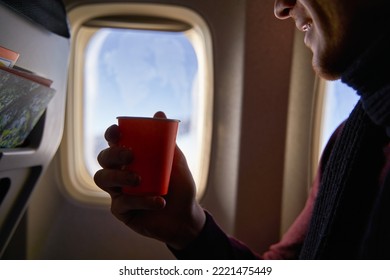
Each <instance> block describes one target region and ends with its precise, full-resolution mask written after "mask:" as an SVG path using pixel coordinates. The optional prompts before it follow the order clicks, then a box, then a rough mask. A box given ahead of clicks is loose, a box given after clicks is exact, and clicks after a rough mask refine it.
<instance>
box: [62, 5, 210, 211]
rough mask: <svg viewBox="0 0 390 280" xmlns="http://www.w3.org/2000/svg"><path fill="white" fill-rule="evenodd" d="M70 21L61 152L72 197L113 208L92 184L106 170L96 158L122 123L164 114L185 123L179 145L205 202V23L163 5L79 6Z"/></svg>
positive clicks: (207, 113) (183, 10) (207, 143)
mask: <svg viewBox="0 0 390 280" xmlns="http://www.w3.org/2000/svg"><path fill="white" fill-rule="evenodd" d="M107 11H109V14H107ZM126 12H128V13H129V16H125V15H124V13H126ZM134 13H135V14H134ZM69 20H70V22H71V26H72V38H73V42H72V60H71V65H70V66H71V67H70V69H71V70H70V75H69V87H68V105H67V126H66V128H65V134H64V141H63V143H62V144H61V174H62V180H63V182H64V186H65V189H66V190H67V193H69V194H70V195H71V196H72V197H74V198H76V199H77V200H81V201H82V202H92V203H94V202H97V203H99V204H100V203H108V202H109V199H108V196H107V194H106V193H104V192H103V191H101V190H100V189H99V188H98V187H97V186H96V185H95V184H94V182H93V175H94V174H95V172H96V171H97V170H98V169H100V166H99V165H98V163H97V160H96V158H97V155H98V153H99V152H100V151H101V150H102V149H105V148H106V147H107V143H106V141H105V139H104V132H105V130H106V129H107V128H108V127H109V126H110V125H112V124H114V123H116V122H117V120H116V117H117V116H121V115H127V116H142V117H152V116H153V115H154V113H155V112H157V111H164V112H165V113H166V115H167V117H168V118H172V119H179V120H180V121H181V122H180V124H179V131H178V135H177V144H178V145H179V147H180V148H181V149H182V151H183V152H184V154H185V155H186V158H187V161H188V164H189V166H190V169H191V171H192V174H193V176H194V180H195V182H196V184H197V187H198V198H200V197H201V196H202V194H203V193H204V189H205V186H206V182H207V175H208V166H209V160H210V159H209V157H210V149H211V134H212V107H213V106H212V101H213V93H212V89H213V86H212V83H213V77H212V73H213V71H212V64H211V63H212V61H213V59H212V53H211V50H212V47H211V36H210V33H209V30H208V28H207V25H206V24H205V22H204V21H203V20H202V18H201V17H200V16H198V15H197V14H196V13H194V12H193V11H191V10H189V9H187V8H182V7H177V6H165V5H157V4H153V5H150V4H148V5H143V4H115V5H110V4H104V5H103V4H96V5H86V6H80V7H77V8H75V9H74V10H71V11H70V12H69Z"/></svg>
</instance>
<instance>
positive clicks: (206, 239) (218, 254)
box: [168, 211, 260, 260]
mask: <svg viewBox="0 0 390 280" xmlns="http://www.w3.org/2000/svg"><path fill="white" fill-rule="evenodd" d="M205 213H206V222H205V225H204V227H203V230H202V232H201V233H200V234H199V236H198V237H197V238H196V239H195V240H194V241H193V242H192V243H191V244H190V245H189V246H188V247H187V248H186V249H184V250H180V251H177V250H174V249H173V248H170V247H168V248H169V249H170V250H171V252H172V253H173V254H174V255H175V257H176V258H177V259H181V260H229V259H231V260H233V259H243V260H245V259H258V258H260V257H259V256H258V255H256V254H255V253H253V252H252V251H251V250H250V249H249V248H248V247H246V246H245V245H244V244H243V243H241V242H240V241H238V240H236V239H234V238H232V237H229V236H227V235H226V234H225V233H224V232H223V230H222V229H221V228H220V227H219V226H218V224H217V223H216V222H215V221H214V219H213V217H212V216H211V215H210V214H209V213H208V212H207V211H205Z"/></svg>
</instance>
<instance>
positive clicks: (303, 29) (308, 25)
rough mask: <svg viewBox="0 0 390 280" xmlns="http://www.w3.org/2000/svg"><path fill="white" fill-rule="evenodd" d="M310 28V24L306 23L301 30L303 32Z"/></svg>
mask: <svg viewBox="0 0 390 280" xmlns="http://www.w3.org/2000/svg"><path fill="white" fill-rule="evenodd" d="M310 28H311V24H310V23H306V24H305V25H304V26H303V27H302V31H303V32H306V31H309V29H310Z"/></svg>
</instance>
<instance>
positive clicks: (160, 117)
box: [153, 111, 167, 119]
mask: <svg viewBox="0 0 390 280" xmlns="http://www.w3.org/2000/svg"><path fill="white" fill-rule="evenodd" d="M153 118H156V119H166V118H167V116H166V115H165V113H164V112H162V111H158V112H157V113H155V114H154V116H153Z"/></svg>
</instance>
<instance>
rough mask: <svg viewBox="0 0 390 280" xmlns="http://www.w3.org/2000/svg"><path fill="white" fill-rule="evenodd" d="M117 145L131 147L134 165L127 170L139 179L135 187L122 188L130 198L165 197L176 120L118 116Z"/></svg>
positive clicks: (176, 128)
mask: <svg viewBox="0 0 390 280" xmlns="http://www.w3.org/2000/svg"><path fill="white" fill-rule="evenodd" d="M117 119H118V125H119V130H120V133H121V135H120V140H119V145H121V146H124V147H128V148H131V149H132V151H133V155H134V160H133V162H132V163H131V164H130V165H128V166H127V168H128V170H129V171H131V172H134V173H136V174H138V175H139V176H140V177H141V181H140V184H139V185H138V186H129V187H123V189H122V191H123V193H126V194H129V195H166V194H167V193H168V185H169V179H170V177H171V170H172V162H173V155H174V151H175V145H176V134H177V130H178V126H179V121H178V120H172V119H161V118H141V117H117Z"/></svg>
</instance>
